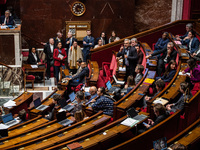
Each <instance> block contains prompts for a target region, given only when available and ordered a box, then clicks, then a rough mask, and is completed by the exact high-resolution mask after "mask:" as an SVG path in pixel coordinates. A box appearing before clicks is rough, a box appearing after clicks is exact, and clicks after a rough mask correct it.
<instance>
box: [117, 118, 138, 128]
mask: <svg viewBox="0 0 200 150" xmlns="http://www.w3.org/2000/svg"><path fill="white" fill-rule="evenodd" d="M138 122H139V121H138V120H135V119H132V118H126V119H125V120H124V121H122V122H121V124H122V125H125V126H128V127H132V126H134V125H135V124H137V123H138Z"/></svg>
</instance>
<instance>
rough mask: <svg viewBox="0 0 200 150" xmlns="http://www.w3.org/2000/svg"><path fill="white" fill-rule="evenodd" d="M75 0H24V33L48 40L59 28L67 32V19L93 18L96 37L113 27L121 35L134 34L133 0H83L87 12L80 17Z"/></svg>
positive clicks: (93, 29)
mask: <svg viewBox="0 0 200 150" xmlns="http://www.w3.org/2000/svg"><path fill="white" fill-rule="evenodd" d="M75 1H76V0H59V1H58V0H34V1H27V0H21V1H20V5H21V6H20V7H21V19H22V33H24V34H26V35H28V36H30V37H33V38H35V39H36V40H37V41H47V40H48V39H49V37H55V34H56V32H57V31H58V30H63V31H64V32H63V33H64V34H65V21H83V20H85V21H87V20H90V21H91V22H92V33H93V36H94V37H95V38H96V37H99V35H100V32H101V31H105V32H107V33H108V34H109V36H110V34H111V31H112V30H116V31H117V33H118V36H120V37H125V36H129V35H132V34H134V20H133V12H134V5H135V1H134V0H127V1H124V0H86V1H83V2H84V4H85V6H86V12H85V14H84V15H83V16H80V17H76V16H74V15H73V14H72V13H71V10H70V8H71V5H72V3H73V2H75ZM109 36H108V37H109ZM64 37H65V35H64Z"/></svg>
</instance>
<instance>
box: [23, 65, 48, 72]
mask: <svg viewBox="0 0 200 150" xmlns="http://www.w3.org/2000/svg"><path fill="white" fill-rule="evenodd" d="M22 67H24V69H25V71H30V72H31V71H33V72H44V71H45V70H46V68H45V67H38V68H32V67H31V64H23V66H22Z"/></svg>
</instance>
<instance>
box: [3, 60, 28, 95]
mask: <svg viewBox="0 0 200 150" xmlns="http://www.w3.org/2000/svg"><path fill="white" fill-rule="evenodd" d="M0 65H3V66H5V67H7V68H10V69H13V68H12V67H10V66H8V65H6V64H4V63H2V62H0ZM21 70H22V72H23V80H24V81H25V72H24V70H23V69H22V68H21ZM24 92H26V85H25V82H24Z"/></svg>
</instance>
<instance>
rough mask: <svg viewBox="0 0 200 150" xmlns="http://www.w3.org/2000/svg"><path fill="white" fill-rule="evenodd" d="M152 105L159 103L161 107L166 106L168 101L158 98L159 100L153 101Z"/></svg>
mask: <svg viewBox="0 0 200 150" xmlns="http://www.w3.org/2000/svg"><path fill="white" fill-rule="evenodd" d="M153 103H154V104H157V103H160V104H162V105H166V104H167V103H168V100H166V99H163V98H161V97H159V98H156V100H155V101H153Z"/></svg>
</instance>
